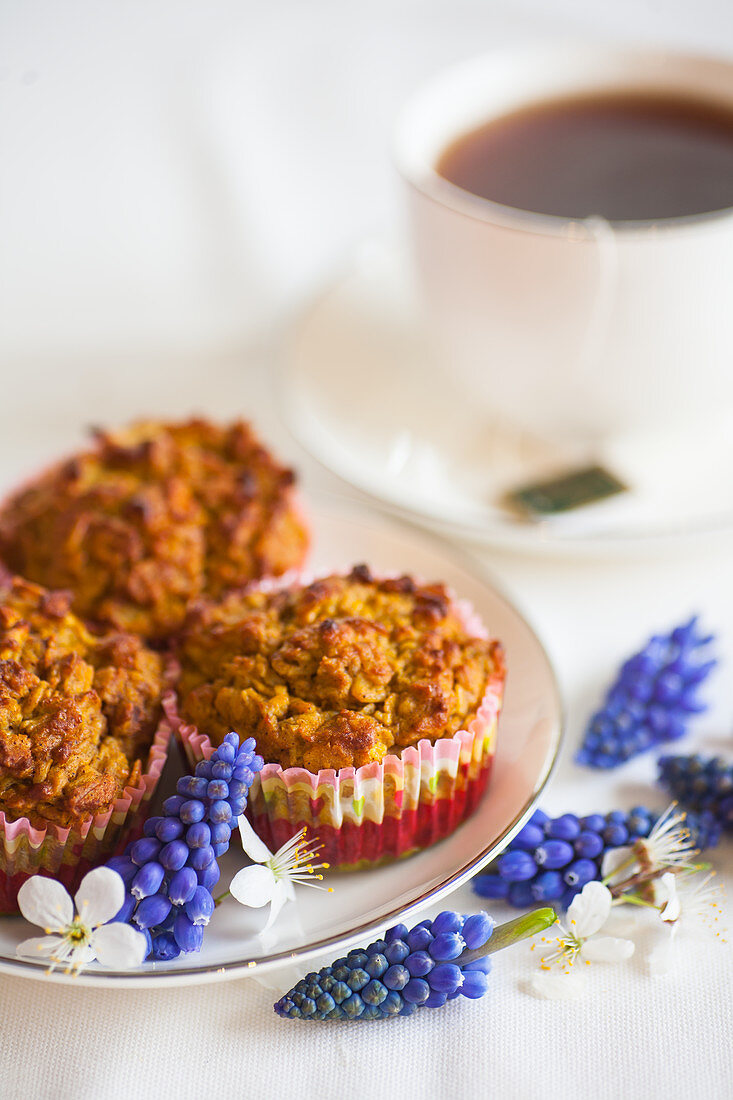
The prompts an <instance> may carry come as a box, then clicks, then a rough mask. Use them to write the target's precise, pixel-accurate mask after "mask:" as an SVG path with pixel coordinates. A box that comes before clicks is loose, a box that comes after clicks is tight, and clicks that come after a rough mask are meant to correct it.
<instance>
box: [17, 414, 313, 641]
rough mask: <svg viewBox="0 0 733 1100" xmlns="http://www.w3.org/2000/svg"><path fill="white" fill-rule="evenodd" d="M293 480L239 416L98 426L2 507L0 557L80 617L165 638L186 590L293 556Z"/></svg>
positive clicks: (225, 582)
mask: <svg viewBox="0 0 733 1100" xmlns="http://www.w3.org/2000/svg"><path fill="white" fill-rule="evenodd" d="M293 480H294V479H293V474H292V472H291V471H290V470H288V469H286V468H285V467H283V466H281V465H280V464H279V463H278V462H277V461H276V460H275V459H274V458H273V457H272V455H271V454H270V453H269V452H268V451H267V450H266V449H265V447H264V446H263V445H262V444H261V442H260V441H259V439H258V438H257V437H256V435H255V434H254V432H253V431H252V429H251V428H250V427H249V425H247V424H246V423H243V422H236V423H233V424H231V425H229V426H227V427H219V426H216V425H213V424H210V423H207V422H206V421H204V420H190V421H187V422H183V423H179V424H165V423H160V422H155V421H149V422H141V423H137V424H133V425H131V426H130V427H128V428H125V429H121V430H119V431H109V432H107V431H100V432H98V433H97V435H96V442H95V446H94V447H93V448H92V449H90V450H88V451H85V452H83V453H80V454H78V455H76V456H75V457H73V458H71V459H70V460H68V461H66V462H63V463H61V464H59V465H57V466H56V467H54V468H53V469H52V470H50V471H49V472H47V473H46V474H45V475H42V476H41V477H39V478H38V479H37V480H35V481H34V482H32V483H31V484H29V485H27V486H26V487H24V488H23V489H21V490H20V491H19V492H17V493H16V494H15V495H14V496H13V497H12V498H11V499H10V500H9V501H8V502H7V503H6V504H5V506H4V507H3V509H2V512H0V558H1V559H2V560H3V561H4V562H5V563H6V565H8V566H9V568H10V569H12V570H14V571H15V572H17V573H21V574H22V575H23V576H26V577H28V578H30V579H31V580H34V581H37V582H38V583H40V584H44V585H46V586H47V587H50V588H63V589H69V590H70V591H72V592H73V596H74V610H75V611H76V612H77V613H78V614H80V615H82V616H83V617H85V618H87V619H90V620H95V621H98V622H102V623H109V624H112V625H113V626H115V627H116V628H118V629H121V630H127V631H132V632H134V633H137V634H141V635H143V636H144V637H148V638H151V639H163V638H166V637H167V636H169V635H170V634H171V633H172V632H174V631H175V630H176V629H177V628H178V627H179V626H180V624H181V622H182V621H183V618H184V615H185V612H186V609H187V607H188V604H189V602H190V601H191V600H192V599H193V598H195V597H197V596H200V595H207V596H211V597H214V598H217V597H219V596H220V595H221V594H222V593H223V592H224V591H226V589H228V588H231V587H232V586H235V585H241V584H244V583H246V582H248V581H250V580H252V579H257V578H260V577H263V576H268V575H271V576H279V575H281V574H283V573H285V572H287V570H289V569H290V568H293V567H295V566H298V565H300V564H301V563H302V560H303V558H304V555H305V552H306V549H307V543H308V535H307V531H306V528H305V525H304V523H303V520H302V516H301V514H300V511H299V509H298V507H297V504H296V502H295V499H294V494H293V490H292V483H293Z"/></svg>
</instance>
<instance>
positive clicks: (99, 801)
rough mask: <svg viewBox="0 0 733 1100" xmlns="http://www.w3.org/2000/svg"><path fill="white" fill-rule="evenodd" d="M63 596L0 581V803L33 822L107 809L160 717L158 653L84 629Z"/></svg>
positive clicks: (126, 638) (66, 821)
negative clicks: (94, 634)
mask: <svg viewBox="0 0 733 1100" xmlns="http://www.w3.org/2000/svg"><path fill="white" fill-rule="evenodd" d="M69 603H70V599H69V596H68V595H66V594H65V593H63V592H49V591H47V590H46V589H44V588H41V587H40V586H39V585H36V584H32V583H30V582H28V581H25V580H22V579H21V578H19V577H16V578H14V579H12V580H10V581H3V582H2V583H0V810H3V811H4V812H5V815H6V817H7V818H8V819H10V820H15V819H16V818H19V817H28V818H30V820H31V823H32V824H34V825H37V826H40V827H43V826H45V825H46V824H47V823H48V822H54V823H56V824H59V825H62V826H68V825H72V824H75V823H77V822H79V821H81V820H83V819H84V818H86V817H89V816H91V815H93V814H95V813H98V812H99V811H102V810H107V809H109V807H110V805H111V804H112V802H113V801H114V800H115V798H117V797H118V796H119V795H120V794H121V793H122V791H123V788H124V786H125V783H126V782H127V781H128V780H134V779H136V778H137V776H138V775H139V773H140V767H141V764H140V755H141V754H144V753H145V752H146V750H147V748H148V747H149V745H150V743H151V741H152V738H153V734H154V732H155V729H156V726H157V724H158V720H159V716H160V702H161V695H162V692H163V667H162V658H161V657H160V656H159V654H157V653H153V652H152V651H151V650H149V649H147V648H146V647H145V646H144V645H143V644H142V642H141V641H140V639H139V638H137V637H135V636H134V635H130V634H110V635H107V636H104V637H95V636H93V635H92V634H91V633H90V632H89V631H88V630H87V628H86V627H85V626H84V624H83V623H82V622H81V621H80V620H79V619H77V617H76V616H75V615H73V614H71V612H70V611H69ZM131 769H132V771H131Z"/></svg>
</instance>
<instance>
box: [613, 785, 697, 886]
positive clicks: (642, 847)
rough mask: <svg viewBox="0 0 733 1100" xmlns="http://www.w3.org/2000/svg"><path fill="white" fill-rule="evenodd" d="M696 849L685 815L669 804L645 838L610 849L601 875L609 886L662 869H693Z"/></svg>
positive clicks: (675, 805)
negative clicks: (633, 876)
mask: <svg viewBox="0 0 733 1100" xmlns="http://www.w3.org/2000/svg"><path fill="white" fill-rule="evenodd" d="M697 855H698V849H697V848H696V847H695V845H694V843H693V841H692V839H691V837H690V831H689V829H688V827H687V814H686V813H685V812H684V811H683V810H678V809H677V803H676V802H673V803H672V804H671V805H670V806H668V807H667V809H666V810H665V811H664V813H663V814H662V815H661V817H660V818H658V820H657V821H656V822H655V824H654V827H653V828H652V830H651V832H650V833H649V836H648V837H640V838H639V839H638V840H636V841H635V842H634V843H633V844H632V845H624V846H623V847H622V848H612V849H611V851H610V852H606V854H605V856H604V857H603V867H602V870H601V874H602V876H603V881H604V882H605V883H608V884H609V885H611V886H615V885H616V884H617V883H619V882H621V881H623V880H625V879H627V878H630V877H631V876H632V875H636V874H642V873H644V874H651V873H653V872H654V871H661V870H664V868H666V867H669V868H670V869H677V870H683V869H685V868H694V866H695V857H696V856H697Z"/></svg>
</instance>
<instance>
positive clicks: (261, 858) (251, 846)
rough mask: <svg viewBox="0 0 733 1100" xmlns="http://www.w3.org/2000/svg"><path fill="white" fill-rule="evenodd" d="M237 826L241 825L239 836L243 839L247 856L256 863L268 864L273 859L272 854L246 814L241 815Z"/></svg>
mask: <svg viewBox="0 0 733 1100" xmlns="http://www.w3.org/2000/svg"><path fill="white" fill-rule="evenodd" d="M237 824H238V825H239V835H240V837H241V839H242V847H243V848H244V852H245V855H248V856H249V858H250V859H251V860H253V862H254V863H267V861H268V860H269V859H272V852H271V851H270V849H269V848H268V847H267V845H266V844H265V842H264V841H263V840H260V838H259V837H258V836H257V833H256V832H255V831H254V829H253V828H252V826H251V825H250V823H249V821H247V818H246V817H245V816H244V814H242V815H241V817H240V818H239V820H238V822H237Z"/></svg>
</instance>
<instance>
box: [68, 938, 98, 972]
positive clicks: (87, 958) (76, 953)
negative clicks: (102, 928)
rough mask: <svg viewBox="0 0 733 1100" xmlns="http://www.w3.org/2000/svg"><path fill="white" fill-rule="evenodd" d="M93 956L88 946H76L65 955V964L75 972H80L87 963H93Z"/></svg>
mask: <svg viewBox="0 0 733 1100" xmlns="http://www.w3.org/2000/svg"><path fill="white" fill-rule="evenodd" d="M94 959H95V955H94V951H93V950H92V948H91V947H90V946H89V944H78V945H77V946H76V947H72V948H71V950H70V951H69V954H68V955H67V960H66V961H67V962H68V963H69V964H70V965H71V966H73V967H74V969H75V970H81V968H82V967H83V966H86V964H87V963H90V962H94Z"/></svg>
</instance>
